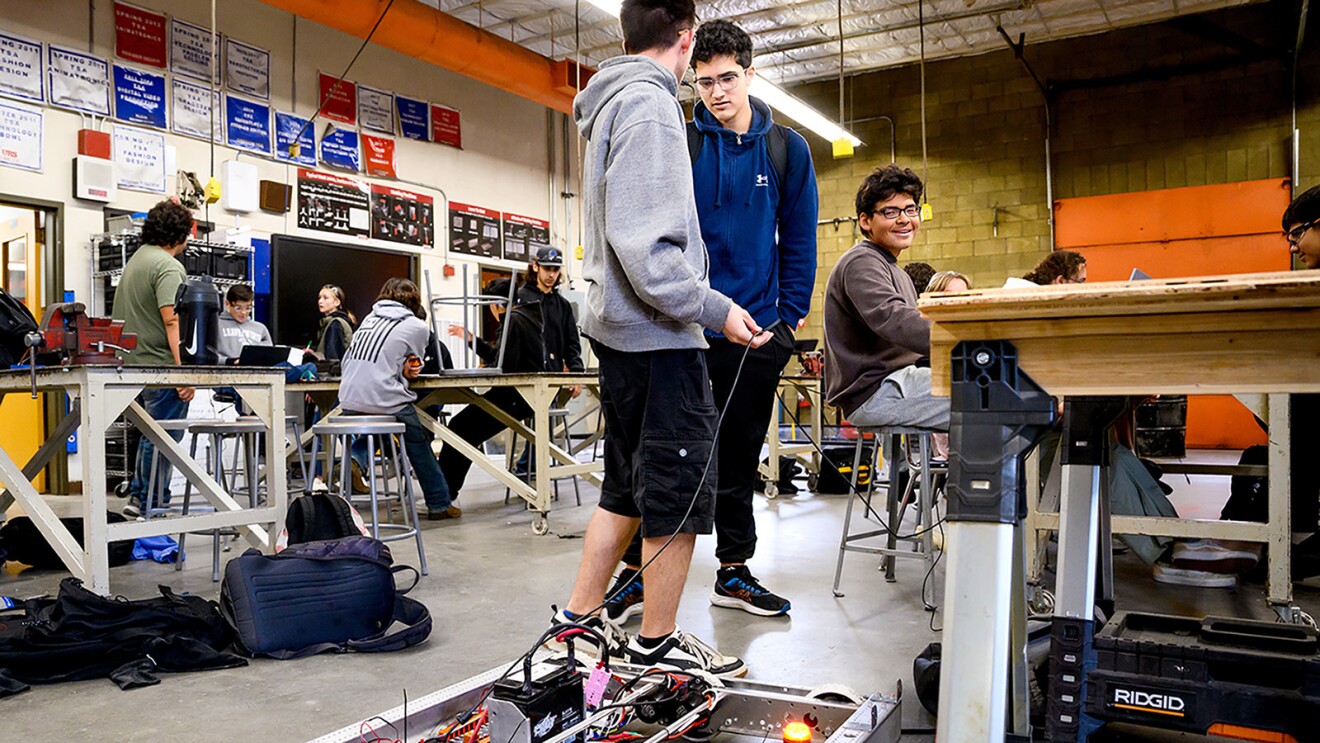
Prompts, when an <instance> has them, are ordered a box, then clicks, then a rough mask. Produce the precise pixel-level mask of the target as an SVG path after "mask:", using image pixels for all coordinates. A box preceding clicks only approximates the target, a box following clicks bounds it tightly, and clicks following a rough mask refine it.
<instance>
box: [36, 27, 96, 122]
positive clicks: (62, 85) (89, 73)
mask: <svg viewBox="0 0 1320 743" xmlns="http://www.w3.org/2000/svg"><path fill="white" fill-rule="evenodd" d="M46 50H47V52H48V53H49V56H48V58H47V60H46V68H47V70H48V71H49V73H50V102H51V105H54V106H62V107H64V108H72V109H73V110H75V111H82V112H83V113H89V114H99V115H101V116H109V115H110V63H109V62H106V61H105V60H104V59H101V58H100V57H93V56H92V55H90V54H83V53H82V52H78V51H74V50H73V49H65V48H63V47H58V46H55V45H54V44H51V45H50V46H48V47H46Z"/></svg>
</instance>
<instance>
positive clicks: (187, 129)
mask: <svg viewBox="0 0 1320 743" xmlns="http://www.w3.org/2000/svg"><path fill="white" fill-rule="evenodd" d="M171 83H172V84H173V93H174V123H173V125H172V126H173V128H174V133H175V134H186V135H187V136H189V137H198V138H200V139H206V132H207V131H208V130H209V131H210V132H211V139H212V140H213V141H216V142H221V141H223V140H224V137H223V135H222V134H221V132H222V131H223V128H222V125H223V124H224V117H223V116H221V115H220V91H218V90H217V91H215V92H214V93H212V92H211V89H210V88H205V87H203V86H201V85H193V84H192V83H189V82H184V81H183V80H180V79H179V78H177V77H176V78H174V79H173V80H172V81H171ZM213 110H214V114H213V113H212V111H213Z"/></svg>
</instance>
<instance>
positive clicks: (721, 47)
mask: <svg viewBox="0 0 1320 743" xmlns="http://www.w3.org/2000/svg"><path fill="white" fill-rule="evenodd" d="M716 57H733V61H735V62H737V63H738V66H739V67H742V68H744V69H746V68H748V67H751V66H752V37H751V36H748V35H747V32H746V31H744V30H742V29H741V28H739V27H738V25H737V24H735V23H732V22H731V21H726V20H724V19H720V20H716V21H711V22H709V23H703V24H701V28H699V29H697V41H696V43H695V44H694V45H693V46H692V68H693V69H696V67H697V63H698V62H709V61H711V60H712V59H715V58H716Z"/></svg>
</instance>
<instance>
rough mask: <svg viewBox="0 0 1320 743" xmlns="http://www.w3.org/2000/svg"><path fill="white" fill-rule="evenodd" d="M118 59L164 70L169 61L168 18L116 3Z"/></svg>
mask: <svg viewBox="0 0 1320 743" xmlns="http://www.w3.org/2000/svg"><path fill="white" fill-rule="evenodd" d="M115 56H117V57H119V58H120V59H127V60H128V61H130V62H137V63H139V64H145V65H151V66H152V67H160V68H164V67H165V62H166V59H167V55H166V45H165V15H164V14H163V13H153V12H151V11H149V10H144V9H142V8H139V7H137V6H134V5H128V4H126V3H120V2H116V3H115Z"/></svg>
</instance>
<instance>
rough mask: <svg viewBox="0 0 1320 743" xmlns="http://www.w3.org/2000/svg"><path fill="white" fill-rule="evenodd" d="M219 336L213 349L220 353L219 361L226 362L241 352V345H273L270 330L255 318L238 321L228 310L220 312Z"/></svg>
mask: <svg viewBox="0 0 1320 743" xmlns="http://www.w3.org/2000/svg"><path fill="white" fill-rule="evenodd" d="M219 327H220V338H219V340H218V341H217V342H216V344H215V347H216V348H215V350H216V352H218V353H219V354H220V363H222V364H228V363H229V360H230V359H236V358H238V357H239V356H240V355H241V354H242V353H243V346H273V345H275V342H274V341H272V340H271V339H270V331H269V330H267V329H266V326H265V325H262V324H261V323H259V322H257V321H256V320H248V321H247V322H239V321H237V320H235V319H234V316H233V315H231V314H229V313H228V312H222V313H220V325H219Z"/></svg>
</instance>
